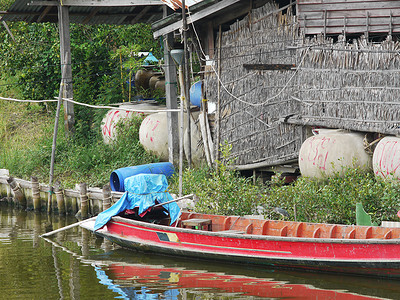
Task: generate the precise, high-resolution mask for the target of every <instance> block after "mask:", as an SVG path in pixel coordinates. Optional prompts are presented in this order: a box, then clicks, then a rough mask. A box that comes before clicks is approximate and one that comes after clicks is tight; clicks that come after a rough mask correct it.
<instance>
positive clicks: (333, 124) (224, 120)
mask: <svg viewBox="0 0 400 300" xmlns="http://www.w3.org/2000/svg"><path fill="white" fill-rule="evenodd" d="M282 11H284V12H285V14H283V13H282ZM216 45H218V43H216ZM399 50H400V43H398V42H397V41H393V40H392V37H391V36H390V35H389V36H388V37H387V39H386V40H384V41H383V42H380V43H371V42H369V41H368V40H367V39H366V38H364V37H363V36H361V37H360V38H359V39H356V40H352V41H345V39H344V38H343V37H342V36H339V37H338V38H337V39H335V41H334V40H333V39H331V38H324V37H323V35H318V36H314V37H305V35H304V30H303V29H302V28H300V27H299V23H298V22H297V20H296V16H293V15H292V13H291V9H290V8H289V9H288V10H280V9H279V7H278V6H277V5H276V4H274V3H273V2H271V3H268V4H266V5H265V6H263V7H261V8H259V9H256V10H253V11H252V12H251V14H249V15H248V16H247V17H245V18H244V19H242V20H241V21H237V22H236V23H234V24H232V25H231V28H230V30H229V31H227V32H224V33H223V35H222V44H221V58H220V59H218V58H217V59H216V62H217V63H218V62H219V63H220V67H221V73H220V82H221V89H220V94H219V95H218V76H217V75H216V74H210V75H208V76H207V77H206V87H207V88H206V93H207V97H208V99H210V100H211V101H217V99H218V97H219V99H220V103H221V106H220V108H221V118H220V122H218V119H217V120H216V123H217V127H218V124H219V126H220V130H221V142H222V143H223V142H226V143H229V144H232V153H231V156H232V158H234V159H235V163H236V165H238V166H241V167H243V166H249V168H252V167H254V166H255V165H260V164H262V165H263V166H264V165H275V164H281V163H284V162H285V161H289V160H292V159H296V158H297V156H298V151H299V149H300V147H301V144H302V143H303V141H304V140H305V138H306V130H305V126H304V125H310V126H322V127H328V128H344V129H349V130H356V131H362V132H379V133H384V134H397V133H400V132H399V130H398V128H399V126H400V116H399V114H400V102H399V95H400V94H399V92H400V87H399V86H398V83H399V82H400V81H399V80H400V55H399ZM252 64H253V65H257V66H259V65H263V64H264V65H274V66H275V65H279V64H282V65H285V66H287V65H290V64H293V65H294V66H295V67H294V68H293V69H292V70H254V69H248V68H244V65H252Z"/></svg>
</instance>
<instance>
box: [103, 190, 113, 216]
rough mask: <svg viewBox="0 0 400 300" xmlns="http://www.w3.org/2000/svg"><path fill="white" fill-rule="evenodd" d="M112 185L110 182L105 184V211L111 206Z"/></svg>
mask: <svg viewBox="0 0 400 300" xmlns="http://www.w3.org/2000/svg"><path fill="white" fill-rule="evenodd" d="M111 199H112V195H111V187H110V184H109V183H107V184H105V185H104V186H103V207H102V209H103V211H105V210H106V209H108V208H110V207H111Z"/></svg>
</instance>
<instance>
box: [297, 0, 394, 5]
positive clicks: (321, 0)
mask: <svg viewBox="0 0 400 300" xmlns="http://www.w3.org/2000/svg"><path fill="white" fill-rule="evenodd" d="M390 1H392V2H398V0H384V2H390ZM364 2H379V3H382V2H383V1H378V0H350V1H346V0H342V1H340V0H297V4H298V5H311V4H325V3H342V4H344V5H345V4H347V3H364Z"/></svg>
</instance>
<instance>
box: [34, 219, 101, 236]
mask: <svg viewBox="0 0 400 300" xmlns="http://www.w3.org/2000/svg"><path fill="white" fill-rule="evenodd" d="M96 218H97V217H92V218H90V219H86V220H83V221H80V222H76V223H74V224H71V225H68V226H65V227H62V228H58V229H56V230H53V231H50V232H46V233H44V234H42V235H41V236H40V237H46V236H50V235H53V234H55V233H58V232H61V231H64V230H67V229H70V228H74V227H76V226H79V225H81V224H83V223H86V222H89V221H92V220H95V219H96Z"/></svg>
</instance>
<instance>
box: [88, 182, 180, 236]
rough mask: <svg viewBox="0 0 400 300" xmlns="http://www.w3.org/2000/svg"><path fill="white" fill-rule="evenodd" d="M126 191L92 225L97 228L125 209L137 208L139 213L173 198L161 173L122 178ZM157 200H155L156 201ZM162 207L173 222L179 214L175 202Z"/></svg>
mask: <svg viewBox="0 0 400 300" xmlns="http://www.w3.org/2000/svg"><path fill="white" fill-rule="evenodd" d="M124 185H125V190H126V192H125V193H124V194H123V195H122V197H121V199H119V200H118V201H117V202H116V203H115V204H114V205H113V206H111V207H110V208H109V209H107V210H105V211H103V212H101V213H100V214H99V215H98V216H97V218H96V222H95V225H94V230H95V231H96V230H98V229H100V228H102V227H103V226H104V225H106V224H107V222H108V221H110V219H111V218H112V217H113V216H116V215H118V214H119V213H120V212H123V211H124V210H126V209H134V208H135V207H138V208H139V211H138V214H139V215H141V214H142V213H144V212H145V211H146V210H147V209H149V208H150V207H151V206H153V205H155V204H157V203H164V202H167V201H171V200H173V198H172V196H171V195H170V194H169V193H168V192H167V189H168V181H167V178H166V177H165V175H163V174H138V175H135V176H131V177H128V178H126V179H125V180H124ZM156 200H157V202H156ZM163 207H164V208H165V209H166V210H167V211H168V213H169V215H170V217H171V224H173V223H174V222H175V221H176V220H177V219H178V218H179V216H180V215H181V210H180V208H179V206H178V204H176V203H175V202H172V203H169V204H165V205H163Z"/></svg>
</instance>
